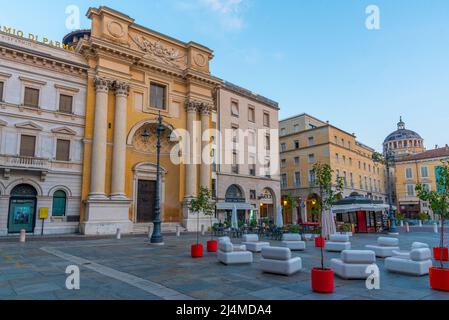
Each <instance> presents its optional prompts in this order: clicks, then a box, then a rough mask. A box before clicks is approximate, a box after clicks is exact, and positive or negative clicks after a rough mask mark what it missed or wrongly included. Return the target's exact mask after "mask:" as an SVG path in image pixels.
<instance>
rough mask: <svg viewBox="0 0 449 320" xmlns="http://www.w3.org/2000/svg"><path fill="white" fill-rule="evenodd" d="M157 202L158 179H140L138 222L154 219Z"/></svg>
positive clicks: (147, 221) (148, 221)
mask: <svg viewBox="0 0 449 320" xmlns="http://www.w3.org/2000/svg"><path fill="white" fill-rule="evenodd" d="M155 203H156V181H151V180H139V181H138V185H137V217H136V219H137V221H136V222H137V223H150V222H153V221H154V218H155V216H154V213H155V211H154V205H155Z"/></svg>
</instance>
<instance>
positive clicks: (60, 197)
mask: <svg viewBox="0 0 449 320" xmlns="http://www.w3.org/2000/svg"><path fill="white" fill-rule="evenodd" d="M66 203H67V195H66V193H65V192H64V191H62V190H59V191H56V192H55V194H54V195H53V212H52V215H53V216H54V217H63V216H65V209H66Z"/></svg>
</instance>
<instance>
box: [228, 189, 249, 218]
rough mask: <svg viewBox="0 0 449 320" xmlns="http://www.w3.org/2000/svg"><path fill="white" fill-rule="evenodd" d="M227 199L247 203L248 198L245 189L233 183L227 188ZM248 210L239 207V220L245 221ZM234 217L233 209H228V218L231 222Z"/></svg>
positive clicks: (232, 201)
mask: <svg viewBox="0 0 449 320" xmlns="http://www.w3.org/2000/svg"><path fill="white" fill-rule="evenodd" d="M225 201H226V203H231V204H232V203H245V202H246V198H245V194H244V193H243V189H242V188H241V187H240V186H238V185H236V184H233V185H231V186H229V188H228V189H227V190H226V195H225ZM246 216H247V215H246V210H244V209H237V220H238V221H239V222H245V221H246ZM231 217H232V210H226V220H227V221H229V222H231Z"/></svg>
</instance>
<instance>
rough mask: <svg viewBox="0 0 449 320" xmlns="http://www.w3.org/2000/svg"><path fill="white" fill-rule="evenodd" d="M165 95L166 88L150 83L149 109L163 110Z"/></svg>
mask: <svg viewBox="0 0 449 320" xmlns="http://www.w3.org/2000/svg"><path fill="white" fill-rule="evenodd" d="M165 93H166V86H164V85H160V84H156V83H152V84H151V85H150V107H152V108H156V109H161V110H165V109H166V101H165Z"/></svg>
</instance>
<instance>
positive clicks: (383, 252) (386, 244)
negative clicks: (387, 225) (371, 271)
mask: <svg viewBox="0 0 449 320" xmlns="http://www.w3.org/2000/svg"><path fill="white" fill-rule="evenodd" d="M365 248H366V249H368V250H373V251H374V252H375V253H376V257H379V258H387V257H391V256H393V255H394V253H393V251H398V250H399V240H398V239H396V238H389V237H379V238H378V239H377V245H370V244H368V245H366V246H365Z"/></svg>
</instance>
